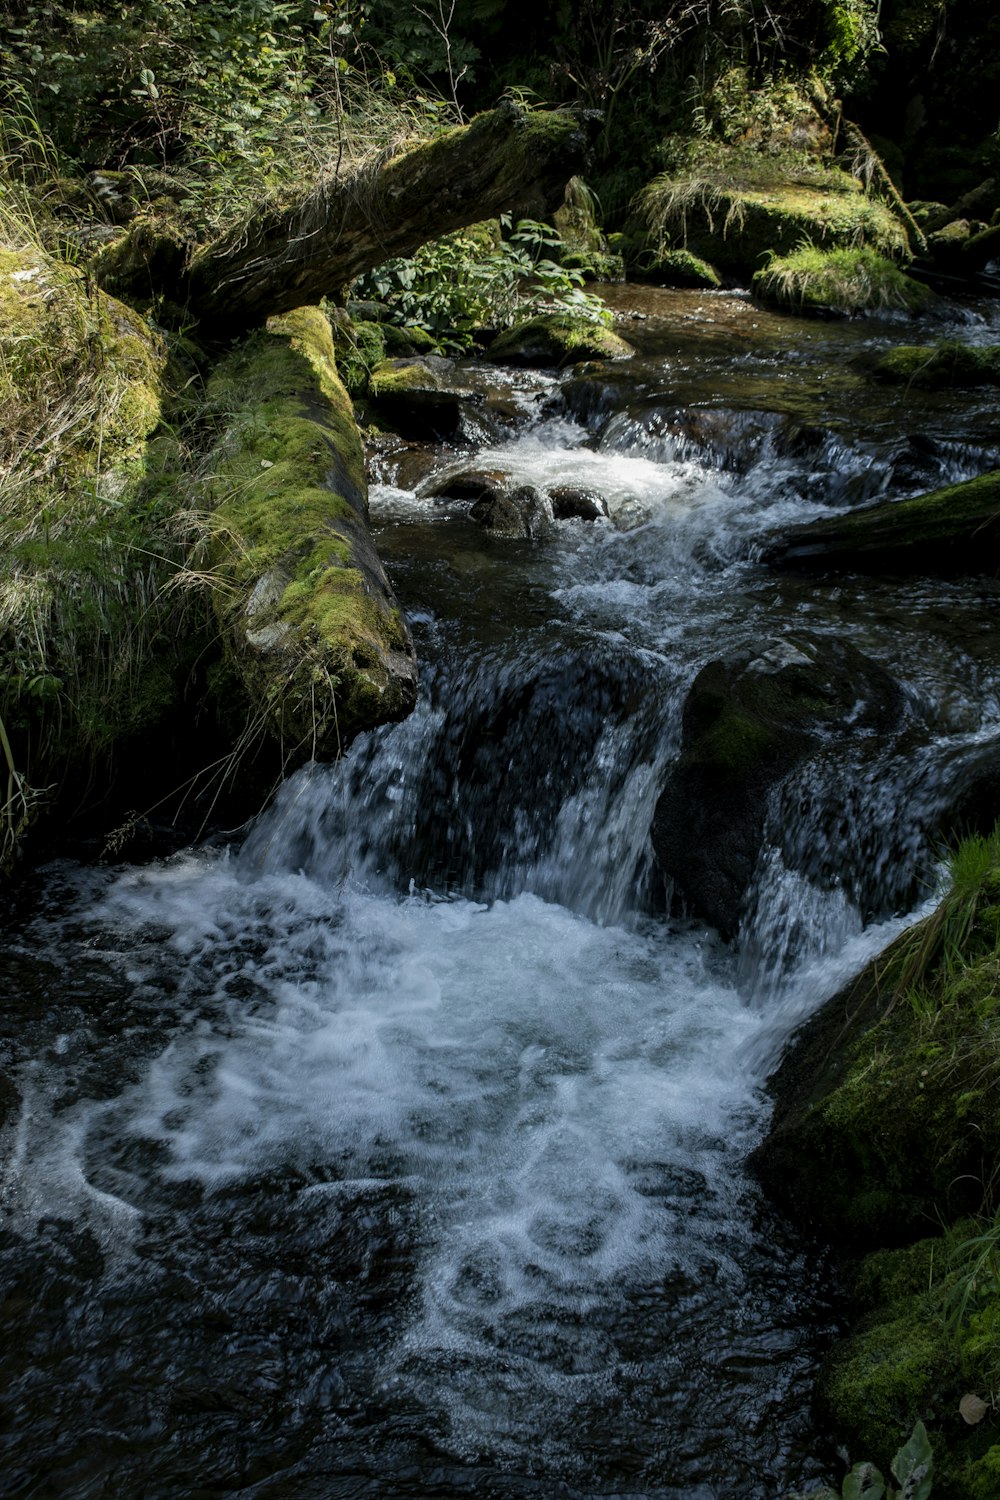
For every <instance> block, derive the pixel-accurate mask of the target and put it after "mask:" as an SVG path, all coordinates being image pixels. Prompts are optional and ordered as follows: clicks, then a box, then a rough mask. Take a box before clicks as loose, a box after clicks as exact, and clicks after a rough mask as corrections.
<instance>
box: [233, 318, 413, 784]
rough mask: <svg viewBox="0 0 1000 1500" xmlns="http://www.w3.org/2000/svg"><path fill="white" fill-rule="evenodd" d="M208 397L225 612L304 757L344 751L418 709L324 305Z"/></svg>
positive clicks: (256, 343)
mask: <svg viewBox="0 0 1000 1500" xmlns="http://www.w3.org/2000/svg"><path fill="white" fill-rule="evenodd" d="M208 405H209V408H210V409H212V408H214V409H215V410H216V411H217V412H218V413H219V419H220V423H221V428H222V430H221V435H220V439H219V441H218V443H217V444H216V446H215V449H214V452H213V455H212V460H211V478H210V481H209V490H210V494H211V497H212V500H213V504H214V517H213V529H214V533H215V542H214V548H213V550H214V564H215V569H216V572H217V575H218V581H219V593H218V596H217V597H218V600H219V603H218V606H217V607H218V613H219V616H220V619H221V621H222V623H223V626H224V628H225V633H226V638H227V640H228V643H229V649H230V652H231V655H232V659H233V661H234V662H235V664H236V667H237V670H238V672H239V676H240V679H241V681H242V683H243V685H244V690H245V692H246V694H247V696H248V699H249V701H250V702H251V704H252V705H254V706H255V707H256V708H257V710H258V711H259V712H260V713H261V714H263V715H264V716H265V717H266V719H267V722H268V723H269V725H270V726H271V728H272V730H273V731H274V733H275V734H277V735H279V736H280V737H281V740H282V743H283V745H284V747H285V750H286V755H287V757H288V759H289V760H290V761H295V760H301V759H304V758H308V757H309V756H316V755H318V756H331V755H336V754H338V753H339V752H340V750H342V749H343V747H344V746H345V745H346V744H347V743H348V742H349V741H350V740H351V739H352V738H353V736H354V735H356V734H357V733H358V732H360V731H361V730H363V729H370V728H372V727H374V726H375V725H376V724H380V723H384V722H386V721H388V720H392V719H398V718H401V717H403V716H404V715H405V714H406V713H408V712H409V711H410V709H411V708H412V707H413V703H414V699H415V691H416V666H415V658H414V652H413V645H412V642H411V640H410V636H409V632H408V630H407V628H406V624H405V622H404V620H403V617H402V614H401V612H400V609H399V606H398V605H397V603H396V600H395V598H394V596H393V594H392V591H391V589H390V587H389V584H388V582H387V580H386V577H385V574H384V572H383V570H382V566H381V563H380V562H379V559H378V556H377V554H376V551H375V548H374V545H373V543H372V540H371V536H370V533H369V530H368V507H367V488H366V484H365V474H364V454H363V451H362V447H361V439H360V435H359V433H358V430H357V427H356V426H355V422H354V416H353V412H352V409H351V404H350V400H349V398H348V396H347V392H346V391H345V390H344V387H343V385H342V383H341V381H340V379H339V378H338V376H337V371H336V364H335V357H334V347H333V340H332V335H331V330H330V325H329V322H328V321H327V319H326V318H325V317H324V315H323V314H322V313H321V312H320V311H319V309H317V308H301V309H299V310H298V311H297V312H294V313H289V314H286V315H285V316H283V317H281V318H275V319H272V320H271V321H270V322H269V324H268V326H267V329H266V331H263V332H261V333H258V334H255V335H253V336H251V338H250V339H248V340H247V341H246V342H245V343H244V344H243V345H242V346H241V347H240V348H239V349H238V350H236V351H235V352H234V353H233V354H232V355H230V356H229V357H228V358H227V359H226V360H225V361H223V363H222V364H221V365H220V366H219V367H218V369H217V370H216V371H215V373H214V375H213V377H212V379H211V381H210V383H209V388H208Z"/></svg>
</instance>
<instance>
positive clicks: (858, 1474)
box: [843, 1463, 885, 1500]
mask: <svg viewBox="0 0 1000 1500" xmlns="http://www.w3.org/2000/svg"><path fill="white" fill-rule="evenodd" d="M884 1494H885V1480H884V1479H883V1478H882V1475H881V1473H880V1471H879V1470H878V1469H876V1467H875V1465H874V1464H869V1463H863V1464H855V1465H854V1468H853V1469H852V1470H851V1472H850V1473H849V1474H848V1475H847V1476H846V1477H845V1479H844V1489H843V1500H882V1496H883V1495H884Z"/></svg>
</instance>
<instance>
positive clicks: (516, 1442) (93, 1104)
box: [0, 289, 1000, 1500]
mask: <svg viewBox="0 0 1000 1500" xmlns="http://www.w3.org/2000/svg"><path fill="white" fill-rule="evenodd" d="M614 295H616V296H617V297H619V298H620V299H625V300H624V301H623V306H626V307H627V308H628V309H629V310H631V311H637V312H640V313H643V314H645V317H644V318H643V319H641V320H639V319H633V321H632V322H631V323H630V324H628V325H627V326H626V329H625V331H626V332H628V333H629V334H630V336H634V339H635V342H636V344H637V345H638V347H639V352H638V354H637V356H636V358H635V359H634V360H632V361H629V362H628V363H627V364H624V365H621V366H614V367H609V368H607V369H605V370H603V371H601V370H593V371H589V372H583V373H582V374H581V373H579V372H578V373H574V374H570V375H567V376H565V377H561V378H559V379H558V380H557V379H556V378H555V377H547V376H534V375H532V376H491V377H490V381H491V382H492V386H493V388H494V389H495V392H498V395H497V397H496V399H497V403H498V409H500V408H502V409H503V411H504V412H505V413H506V416H505V424H504V426H503V427H502V429H501V430H499V431H500V435H499V436H498V435H497V431H498V429H495V428H494V429H491V430H490V429H487V435H486V439H485V445H484V444H483V443H480V445H479V451H478V452H477V453H476V454H475V455H474V461H475V465H476V467H478V468H482V469H487V470H496V469H501V470H503V471H504V472H505V473H507V474H509V475H511V476H512V477H513V478H514V479H516V480H517V481H518V482H530V483H532V484H535V485H537V486H539V487H541V488H542V489H551V488H552V487H553V486H556V485H566V484H571V485H574V486H584V487H586V488H588V489H590V490H596V491H599V492H600V494H601V495H603V496H604V497H605V499H606V501H607V504H608V508H609V511H610V520H609V521H607V522H598V523H585V522H582V521H566V522H561V523H558V524H557V525H556V526H555V527H554V528H553V529H552V531H551V532H550V533H549V534H548V535H546V536H544V537H542V538H539V539H537V540H535V541H501V540H497V539H491V538H489V537H487V536H486V535H485V534H484V533H483V532H482V531H481V530H480V529H479V528H478V527H477V526H475V525H474V524H473V523H472V521H471V520H470V519H469V516H468V506H467V504H461V503H458V502H454V501H447V500H432V499H429V498H427V495H428V493H429V492H430V491H431V490H434V489H440V487H441V484H442V480H443V478H447V475H448V474H449V473H451V472H456V471H457V470H459V469H461V468H463V467H468V465H469V463H470V461H471V460H472V455H471V454H470V453H468V452H458V451H455V450H453V449H451V450H445V449H440V450H437V451H435V452H434V453H432V454H431V455H429V457H428V456H427V455H425V456H424V457H425V459H426V461H425V462H424V464H423V473H424V475H425V478H424V480H423V481H422V484H421V485H419V486H418V489H417V490H414V489H412V488H409V487H404V486H403V485H402V484H401V483H400V482H399V481H400V479H401V473H402V470H401V469H400V467H399V463H400V460H398V459H395V460H394V459H392V458H391V457H389V458H386V459H383V461H382V466H381V469H380V470H379V473H378V476H377V477H378V479H379V482H378V483H377V484H375V485H374V487H373V492H372V510H373V519H374V521H375V524H376V529H377V535H378V541H379V545H380V547H381V550H382V552H383V555H384V557H385V558H386V560H387V564H388V567H389V571H390V573H391V574H392V576H393V578H394V581H395V583H396V585H397V588H398V591H399V593H400V595H401V597H402V599H403V601H404V603H405V605H406V608H407V611H408V614H409V616H410V618H411V621H412V623H413V626H414V631H415V634H416V637H417V640H418V646H419V649H420V655H421V660H422V670H423V689H422V696H421V701H420V704H419V706H418V708H417V710H416V712H415V713H414V714H413V715H412V716H411V718H410V719H409V720H408V721H406V722H405V723H403V724H401V725H398V726H394V727H390V728H388V729H385V730H382V731H379V732H377V733H375V734H373V735H370V736H366V737H363V738H362V739H361V740H360V741H358V742H357V743H356V744H355V746H354V747H353V748H352V750H351V752H350V754H349V755H348V757H347V758H346V759H345V760H344V761H343V762H342V763H341V764H339V765H337V766H333V767H330V766H311V767H307V768H305V769H304V770H302V771H300V772H299V773H297V774H296V775H295V776H293V777H292V778H291V779H290V780H289V781H288V782H287V783H286V784H285V785H284V787H283V788H282V789H281V791H280V793H279V795H278V796H277V798H276V799H275V802H274V804H273V806H272V807H271V808H270V809H269V810H268V811H267V812H265V813H264V815H263V816H262V817H261V818H260V819H259V820H258V822H257V823H256V825H255V826H254V828H253V829H252V830H251V832H250V833H249V836H248V837H246V838H245V840H243V841H242V843H241V842H240V841H239V840H236V839H233V840H230V841H224V840H221V839H215V840H213V841H211V842H210V843H209V844H207V845H206V846H205V847H203V848H201V849H196V850H193V851H190V852H187V853H184V854H182V855H179V856H176V857H174V858H172V859H169V860H165V861H162V862H159V863H156V864H153V865H150V866H146V867H142V868H116V869H108V868H86V867H82V866H73V865H67V864H61V865H57V866H54V867H52V868H51V869H50V870H49V871H47V872H46V873H45V879H44V883H43V884H42V885H40V887H39V889H38V891H37V892H36V893H35V896H36V899H34V902H33V904H31V905H30V906H29V904H28V902H27V901H25V902H24V903H22V908H21V909H20V910H19V912H18V914H17V919H16V922H14V923H12V924H11V929H10V931H9V932H8V936H7V941H6V944H5V952H4V957H3V959H2V966H0V975H2V977H0V984H2V988H3V1004H2V1016H3V1022H2V1024H3V1045H4V1054H5V1059H6V1060H5V1075H4V1076H5V1077H6V1079H7V1080H8V1083H7V1085H6V1087H7V1090H8V1093H9V1095H10V1097H11V1100H12V1106H11V1108H10V1110H9V1120H8V1125H7V1127H6V1131H5V1134H4V1146H5V1165H4V1170H3V1178H2V1199H0V1207H2V1211H3V1229H2V1238H0V1256H2V1261H0V1264H2V1276H3V1283H2V1295H3V1300H2V1303H0V1322H2V1326H3V1335H2V1338H0V1378H2V1386H3V1389H4V1392H5V1398H6V1399H5V1419H4V1428H3V1432H4V1438H3V1442H4V1463H3V1469H4V1475H5V1485H4V1489H5V1493H9V1494H11V1495H18V1496H48V1495H56V1494H59V1495H61V1496H65V1495H71V1496H74V1497H77V1496H80V1497H90V1496H95V1497H96V1496H102V1497H103V1496H116V1497H117V1496H144V1497H147V1496H148V1497H175V1496H176V1497H180V1496H210V1495H212V1496H215V1495H221V1494H239V1495H245V1496H254V1497H265V1496H267V1497H270V1496H290V1497H300V1496H301V1497H304V1496H316V1497H354V1496H373V1497H374V1496H412V1497H426V1496H442V1497H443V1496H457V1495H476V1496H481V1495H482V1496H495V1497H518V1496H531V1497H550V1496H554V1495H566V1496H571V1497H572V1496H579V1497H583V1496H588V1497H591V1496H598V1495H600V1496H619V1497H626V1496H635V1497H638V1496H643V1497H663V1500H666V1497H671V1500H673V1497H676V1500H708V1497H715V1500H772V1497H777V1496H779V1495H781V1494H782V1493H783V1491H784V1489H785V1488H786V1487H787V1486H789V1485H790V1484H792V1483H795V1482H798V1483H801V1482H804V1481H808V1480H809V1479H810V1478H815V1477H817V1476H818V1475H819V1474H821V1473H822V1472H823V1471H824V1469H825V1468H828V1467H829V1463H830V1459H831V1455H830V1454H829V1452H828V1451H827V1449H826V1447H825V1444H824V1440H823V1438H822V1436H821V1435H818V1434H817V1433H816V1431H815V1430H814V1427H813V1421H812V1417H811V1408H810V1401H811V1392H812V1383H813V1380H814V1377H815V1372H816V1368H817V1363H818V1360H819V1358H820V1356H821V1354H822V1350H823V1348H824V1345H825V1342H826V1341H827V1340H828V1339H829V1336H830V1333H831V1329H832V1314H831V1311H830V1308H829V1306H828V1305H827V1304H826V1302H825V1301H824V1291H823V1288H824V1280H825V1274H826V1273H825V1271H824V1267H823V1264H822V1259H821V1257H820V1254H819V1252H818V1251H817V1248H816V1247H815V1246H812V1245H809V1244H808V1243H805V1242H803V1241H801V1240H800V1239H799V1238H797V1236H796V1232H795V1230H794V1227H793V1226H788V1225H785V1224H782V1223H780V1222H778V1221H777V1220H776V1219H775V1217H774V1216H773V1215H772V1214H771V1213H770V1212H769V1210H768V1208H767V1207H766V1205H765V1204H763V1203H762V1202H761V1201H760V1200H759V1197H758V1195H757V1193H756V1191H755V1190H754V1188H753V1186H752V1184H751V1183H750V1182H749V1181H748V1179H747V1177H746V1175H745V1173H744V1170H743V1167H742V1161H743V1158H744V1157H745V1155H746V1153H747V1151H748V1150H749V1149H750V1148H751V1147H752V1146H753V1145H754V1144H755V1143H756V1142H757V1141H758V1140H759V1139H760V1138H761V1135H762V1134H763V1131H764V1130H765V1129H766V1118H767V1108H766V1104H765V1101H764V1098H763V1095H762V1086H763V1083H764V1081H765V1079H766V1076H767V1073H768V1071H769V1070H770V1069H771V1068H772V1067H773V1066H774V1063H775V1061H776V1059H777V1057H778V1055H779V1054H780V1049H781V1046H782V1042H783V1040H784V1039H785V1038H786V1037H787V1035H788V1034H789V1032H790V1031H791V1029H792V1028H793V1027H794V1025H795V1024H796V1023H797V1021H799V1020H800V1019H802V1017H804V1016H805V1015H807V1014H808V1013H809V1012H810V1010H812V1009H813V1008H815V1006H816V1005H817V1004H818V1003H819V1002H820V1001H821V1000H822V998H823V997H824V996H825V995H827V994H829V993H831V992H833V991H834V990H835V988H836V987H837V986H838V984H839V983H841V982H843V981H844V980H845V979H846V978H847V977H848V976H850V975H851V974H853V973H854V972H856V971H857V969H858V968H859V967H860V966H861V965H862V963H863V962H864V961H865V958H866V957H867V956H868V955H870V954H871V953H873V952H875V951H877V950H878V949H879V948H880V947H881V946H882V945H883V944H884V943H885V942H886V941H887V940H888V939H889V938H890V937H891V936H892V935H893V934H894V933H895V932H896V931H898V930H899V929H900V927H901V926H902V925H904V924H905V922H906V921H908V920H912V915H913V910H912V909H913V908H914V907H915V906H916V904H917V903H918V902H920V901H921V900H926V899H927V897H928V895H929V893H930V890H931V887H932V885H933V881H934V878H935V852H934V849H933V848H932V846H931V841H930V839H929V831H930V830H931V829H932V828H933V827H934V826H935V820H936V819H937V818H938V817H939V816H940V814H941V812H942V810H943V809H944V808H946V807H947V806H949V805H950V804H951V802H953V800H954V788H955V786H956V784H961V782H962V778H963V776H965V777H972V776H973V774H974V772H975V769H976V767H978V766H979V765H980V763H981V761H982V757H983V755H984V753H986V752H987V751H988V750H989V748H990V746H991V744H992V741H993V740H994V739H995V738H996V737H997V736H998V735H1000V636H998V632H997V627H996V626H995V625H994V624H993V622H992V620H993V616H995V613H996V612H995V610H993V611H992V614H991V606H992V605H994V604H995V601H996V593H997V588H996V586H995V585H994V584H992V583H990V582H988V581H985V580H983V581H977V580H974V581H969V580H965V581H963V582H961V583H960V584H949V583H940V582H935V583H931V582H929V581H927V580H919V579H918V580H910V581H900V582H896V583H888V582H886V581H884V580H882V581H878V580H869V581H865V582H857V581H852V582H851V583H850V584H848V583H847V582H845V581H843V580H839V581H833V582H805V581H796V580H794V579H792V578H788V577H783V576H781V577H779V576H777V575H773V574H770V573H768V572H767V571H766V570H765V569H764V568H762V567H761V565H760V564H759V563H758V562H757V561H755V559H756V557H757V556H758V555H759V549H760V545H761V544H762V543H763V542H764V541H766V539H767V538H768V536H770V535H773V534H776V533H777V534H780V532H781V531H782V530H783V529H784V528H786V527H787V526H788V525H790V524H795V523H797V522H799V521H802V520H805V519H808V518H809V517H811V516H815V515H821V514H825V513H827V512H829V511H831V510H835V509H838V508H842V507H844V506H847V505H851V504H854V503H857V502H858V501H859V500H863V499H865V498H871V497H874V496H877V495H880V494H883V493H885V494H893V495H895V494H901V493H907V492H911V491H918V490H920V489H926V488H929V487H932V486H933V485H934V484H936V483H940V482H944V481H946V480H949V479H952V478H960V477H964V476H966V475H971V474H974V473H977V472H980V471H981V470H983V469H985V468H987V467H990V465H991V464H992V463H993V462H995V460H994V459H993V458H992V457H991V451H992V449H993V448H995V444H996V438H997V426H998V423H997V418H996V415H995V413H993V412H992V411H991V410H990V409H989V405H988V402H987V401H985V400H984V401H983V402H982V403H981V405H980V406H978V407H977V406H975V405H974V404H971V403H970V402H969V401H968V400H963V401H961V402H960V401H958V400H956V399H955V398H954V397H931V398H926V397H925V398H921V400H920V403H919V405H918V404H916V403H915V401H913V400H912V399H911V398H909V397H907V398H905V399H904V398H903V397H901V396H892V395H887V394H886V393H884V392H882V391H880V390H879V388H877V387H874V386H873V385H872V384H871V383H870V381H869V380H868V379H867V378H866V375H865V361H866V360H870V359H871V357H872V355H873V353H874V352H877V350H878V349H879V348H882V347H885V345H886V344H887V343H889V342H892V341H906V340H907V339H908V338H910V337H912V334H911V330H910V328H909V327H907V326H906V325H904V324H902V323H899V324H893V323H884V324H870V323H869V324H853V325H800V324H796V323H793V322H786V321H784V320H781V319H778V318H774V317H771V316H770V315H767V314H764V313H761V312H760V311H759V310H758V309H754V308H753V307H752V305H751V304H750V303H749V302H748V301H747V300H746V299H744V298H741V297H739V296H732V295H728V294H727V295H719V296H705V295H703V294H698V295H695V294H680V293H663V292H651V291H639V290H637V289H629V291H628V293H622V292H618V291H616V292H615V293H614ZM944 316H945V315H942V317H944ZM946 316H947V320H948V321H947V322H946V324H945V326H946V327H947V328H948V329H949V331H952V332H954V331H955V329H956V328H957V330H958V334H959V336H963V337H968V338H970V339H975V338H985V337H986V336H987V335H988V333H989V329H990V326H991V325H990V323H989V317H988V314H984V313H983V311H982V310H981V309H975V308H972V309H966V310H964V311H961V310H957V309H954V308H952V309H950V310H949V311H948V313H947V315H946ZM470 378H473V379H475V380H479V381H482V379H483V378H484V377H483V376H482V375H473V376H472V377H470ZM410 456H411V458H412V454H411V455H410ZM801 630H808V631H810V632H812V633H813V634H820V635H829V636H835V637H841V636H847V637H849V638H850V639H851V640H853V641H854V642H855V644H857V645H858V646H860V647H861V649H863V650H864V651H865V652H866V653H868V654H869V655H871V656H873V657H874V658H875V659H876V660H878V661H879V662H881V663H883V664H884V665H885V666H887V667H888V668H889V669H890V670H891V672H892V673H893V675H894V676H895V677H896V678H897V680H898V681H899V682H900V683H901V684H902V686H903V688H904V691H905V695H906V707H905V711H904V712H903V713H902V714H901V716H900V724H899V726H898V731H897V732H896V733H894V734H892V735H890V736H888V737H883V739H882V740H881V741H880V742H879V744H878V745H877V746H872V745H867V744H861V745H858V744H853V745H852V746H851V747H850V749H849V750H844V749H842V748H838V747H837V746H836V745H831V746H830V747H828V750H826V751H824V753H823V754H822V755H820V756H819V757H817V758H815V759H813V760H812V761H810V762H809V764H808V765H807V766H806V767H805V768H803V769H802V770H801V771H800V772H799V773H798V774H797V775H796V777H795V778H794V779H793V780H792V781H790V782H789V783H788V784H787V785H786V786H785V787H784V788H783V789H782V790H781V793H780V795H779V796H778V797H776V798H775V800H774V804H773V806H772V808H771V812H770V815H769V822H768V825H767V829H766V831H765V841H764V844H763V846H762V849H761V851H760V856H759V859H758V866H757V871H756V874H755V878H754V883H753V887H752V890H751V892H750V896H749V899H748V901H747V904H746V910H745V912H744V914H743V921H742V927H741V931H740V936H739V939H738V941H737V942H736V943H735V944H734V945H731V946H727V945H724V944H723V943H722V942H721V941H720V940H719V938H718V937H717V935H716V934H714V933H713V932H712V931H710V930H709V929H707V928H706V927H705V926H704V925H702V924H700V923H698V922H697V921H694V920H687V919H682V918H680V917H669V916H668V915H666V913H667V910H668V904H667V892H665V890H664V888H663V882H662V880H661V879H660V878H659V877H658V875H657V873H656V870H655V868H654V865H653V861H652V858H651V854H650V847H649V828H650V823H651V819H652V815H653V810H654V807H655V805H656V801H657V797H658V795H659V792H660V789H661V787H662V786H663V783H664V778H665V776H666V774H667V771H668V769H669V767H670V765H671V763H672V761H673V759H674V758H675V757H676V754H677V750H678V745H679V736H680V712H681V707H682V704H683V701H684V696H685V693H686V691H687V688H688V686H689V684H690V682H691V679H692V677H693V676H694V675H695V673H696V672H697V671H698V669H699V668H700V667H701V666H702V665H703V664H704V663H706V662H707V661H709V660H712V659H713V658H715V657H718V656H719V655H720V654H724V653H726V652H728V651H733V650H739V649H745V648H746V647H747V646H749V645H757V644H761V643H766V642H767V641H770V640H772V639H774V638H777V639H782V638H784V637H786V636H787V635H788V633H789V632H795V631H801ZM0 1082H2V1079H0ZM2 1102H3V1100H2V1098H0V1103H2Z"/></svg>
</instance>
